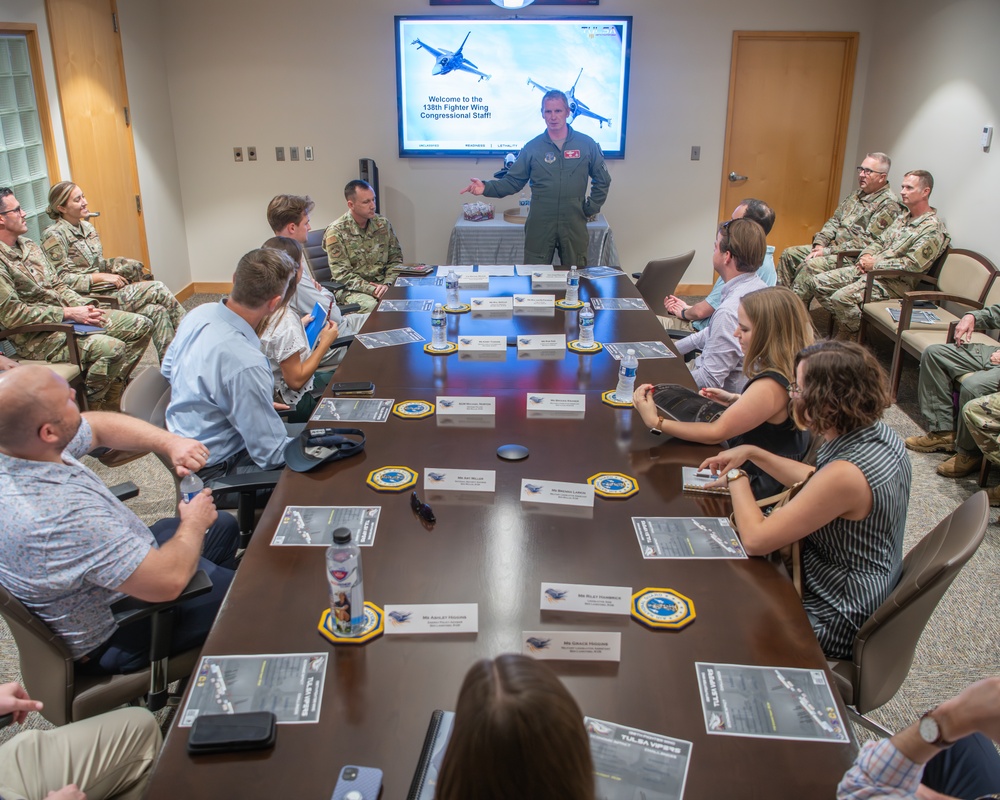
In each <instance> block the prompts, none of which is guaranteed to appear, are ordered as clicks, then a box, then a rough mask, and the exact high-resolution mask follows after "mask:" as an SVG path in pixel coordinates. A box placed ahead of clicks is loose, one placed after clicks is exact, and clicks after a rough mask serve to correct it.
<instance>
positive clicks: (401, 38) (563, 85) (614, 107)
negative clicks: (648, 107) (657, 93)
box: [396, 17, 631, 155]
mask: <svg viewBox="0 0 1000 800" xmlns="http://www.w3.org/2000/svg"><path fill="white" fill-rule="evenodd" d="M630 22H631V20H630V18H620V17H619V18H598V17H587V18H583V19H579V18H578V19H575V20H568V19H554V18H553V19H518V20H503V19H439V18H430V17H424V18H403V17H397V18H396V43H397V54H396V58H397V80H398V83H399V85H398V87H397V89H398V96H399V114H400V119H399V123H400V152H401V153H402V154H404V155H434V154H443V153H468V154H486V153H490V152H493V153H505V152H509V151H511V150H519V149H520V148H521V147H522V146H523V145H524V143H525V142H527V141H528V140H529V139H532V138H533V137H535V136H537V135H538V134H539V133H541V132H542V131H543V129H544V123H543V122H542V117H541V100H542V96H543V94H544V93H545V92H546V91H548V90H549V89H559V90H561V91H563V92H565V93H566V94H567V96H568V97H569V99H570V111H571V118H570V124H571V125H572V126H573V128H574V129H575V130H578V131H580V132H582V133H586V134H587V135H588V136H590V137H591V138H593V139H595V140H596V141H597V142H598V143H599V144H600V145H601V147H602V149H604V151H605V153H606V154H608V155H616V154H617V155H622V154H623V151H624V146H625V117H626V102H627V97H626V95H627V90H628V55H629V53H628V42H629V38H630V31H629V26H630Z"/></svg>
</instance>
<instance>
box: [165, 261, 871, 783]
mask: <svg viewBox="0 0 1000 800" xmlns="http://www.w3.org/2000/svg"><path fill="white" fill-rule="evenodd" d="M528 287H529V279H528V278H521V277H517V278H496V277H494V278H491V282H490V288H489V290H488V292H487V291H484V290H462V299H463V300H468V299H469V297H471V296H483V295H486V294H490V295H510V294H511V293H513V292H515V291H516V292H527V291H529V288H528ZM596 295H601V296H605V297H634V296H637V294H636V292H635V289H634V286H633V284H632V282H631V281H629V280H628V279H627V278H625V277H621V278H607V279H602V280H597V281H588V280H584V281H581V298H583V299H586V298H587V297H588V296H591V297H592V296H596ZM387 296H388V297H390V298H393V297H405V296H409V297H414V298H419V297H433V298H441V297H442V296H443V287H425V286H419V287H411V288H407V289H401V288H393V289H391V290H390V291H389V293H388V295H387ZM407 325H409V326H412V327H413V328H414V329H416V330H417V331H419V332H420V333H422V334H423V335H424V336H426V337H427V339H428V340H429V339H430V314H428V313H379V312H376V313H374V314H373V315H372V316H371V317H370V318H369V320H368V323H367V324H366V327H365V330H366V332H369V331H377V330H388V329H392V328H398V327H403V326H407ZM575 331H576V312H564V311H561V310H559V309H556V310H555V311H554V313H552V314H550V315H549V316H520V315H514V316H513V317H508V318H506V319H500V320H498V319H489V320H485V319H474V318H473V317H472V316H471V315H470V314H465V315H462V316H450V317H449V336H448V338H449V340H450V341H454V340H455V338H456V336H457V335H458V333H459V332H461V333H462V334H463V335H468V334H473V335H477V334H478V335H490V334H493V335H495V334H512V333H515V332H516V333H526V332H536V333H537V332H549V333H555V332H566V333H567V336H568V338H576V337H575ZM596 337H597V339H598V341H603V342H614V341H643V340H654V339H655V340H660V341H665V338H664V332H663V329H662V327H661V326H660V324H659V322H658V321H657V320H656V318H655V317H654V316H653V314H651V313H648V312H635V311H630V312H624V311H622V312H615V311H599V312H598V313H597V320H596ZM616 371H617V362H615V361H614V360H613V359H612V358H611V357H610V356H609V355H608V354H607V353H606V352H601V353H598V354H594V355H577V354H575V353H571V352H568V351H567V352H566V354H565V357H563V358H560V359H559V360H527V361H526V360H519V359H518V358H517V351H516V350H515V349H514V348H508V350H507V353H506V357H505V360H504V361H502V362H496V361H492V362H491V361H469V360H460V359H459V358H458V355H457V354H454V355H450V356H430V355H426V354H425V353H423V352H422V345H420V344H412V345H404V346H399V347H388V348H382V349H376V350H366V349H365V348H364V347H362V345H361V344H359V343H355V344H354V345H353V346H352V347H351V349H350V351H349V353H348V354H347V357H346V358H345V360H344V362H343V365H342V366H341V367H340V369H339V371H338V373H337V377H338V379H339V380H345V381H346V380H362V379H363V380H373V381H374V382H375V384H376V393H375V396H376V397H379V398H394V399H395V400H397V401H400V400H407V399H426V400H430V401H434V399H435V397H437V396H439V395H477V396H493V397H495V398H496V417H495V420H494V421H491V422H490V424H489V426H488V427H469V428H463V427H451V426H442V425H440V424H439V423H440V421H441V420H439V418H438V417H435V416H431V417H428V418H425V419H422V420H403V419H399V418H396V417H395V416H390V417H389V420H388V421H387V422H385V423H382V424H369V425H365V426H364V427H365V431H366V434H367V437H368V441H367V446H366V449H365V452H364V453H363V454H362V455H360V456H357V457H354V458H351V459H348V460H346V461H341V462H338V463H335V464H331V465H326V466H324V467H321V468H319V469H317V470H314V471H312V472H310V473H303V474H299V473H294V472H291V471H286V473H285V475H284V476H283V477H282V480H281V481H280V483H279V484H278V487H277V489H276V490H275V493H274V496H273V498H272V500H271V502H270V504H269V505H268V508H267V510H266V511H265V512H264V515H263V517H262V519H261V521H260V524H259V526H258V528H257V531H256V533H255V535H254V538H253V540H252V542H251V544H250V547H249V548H248V550H247V553H246V555H245V557H244V559H243V563H242V565H241V567H240V569H239V572H238V573H237V576H236V580H235V581H234V583H233V586H232V589H231V592H230V595H229V597H228V600H227V602H226V604H225V606H224V608H223V610H222V611H221V613H220V615H219V619H218V620H217V622H216V625H215V627H214V629H213V630H212V633H211V634H210V636H209V638H208V641H207V642H206V643H205V647H204V653H205V654H216V655H223V654H255V653H307V652H327V653H330V660H329V665H328V670H327V676H326V684H325V689H324V693H323V703H322V713H321V717H320V720H319V722H318V724H303V725H281V726H279V731H278V739H277V744H276V745H275V747H274V749H273V750H270V751H263V752H259V753H248V754H244V755H239V754H232V755H219V756H200V757H197V758H192V757H191V756H189V755H188V754H187V752H186V749H185V748H186V743H187V737H188V730H189V729H187V728H178V727H177V726H176V724H175V725H174V727H173V728H172V729H171V731H170V733H169V736H168V737H167V741H166V744H165V746H164V750H163V754H162V756H161V758H160V761H159V764H158V765H157V768H156V772H155V774H154V777H153V782H152V787H151V791H150V794H149V796H150V797H152V798H170V800H176V799H177V798H184V799H185V800H194V799H195V798H219V797H233V796H237V795H238V796H240V797H248V798H256V797H260V798H265V797H266V798H276V797H295V798H299V799H304V798H316V799H317V800H326V798H328V797H329V796H330V794H331V792H332V790H333V787H334V784H335V783H336V779H337V774H338V772H339V770H340V767H341V766H343V765H345V764H355V765H362V766H372V767H378V768H380V769H382V770H383V772H384V784H383V785H384V789H383V793H382V797H383V798H384V800H396V799H397V798H403V797H405V795H406V791H407V789H408V787H409V784H410V781H411V778H412V776H413V772H414V768H415V766H416V764H417V759H418V756H419V754H420V749H421V745H422V743H423V740H424V734H425V732H426V729H427V725H428V722H429V719H430V716H431V712H432V711H433V710H434V709H437V708H441V709H454V707H455V702H456V698H457V695H458V690H459V687H460V685H461V682H462V679H463V677H464V675H465V673H466V671H467V670H468V668H469V666H470V665H471V664H472V663H473V662H474V661H476V660H477V659H480V658H492V657H495V656H497V655H499V654H501V653H505V652H510V651H517V650H519V636H520V633H521V632H522V631H525V630H554V631H559V630H579V631H586V630H594V631H617V632H620V633H621V637H622V644H621V661H620V663H598V662H549V664H550V665H551V666H552V667H553V668H554V669H555V670H556V672H557V673H558V674H559V676H560V677H561V678H562V680H563V682H564V683H565V684H566V686H567V687H568V689H569V690H570V692H571V693H572V694H573V696H574V697H575V698H576V700H577V702H578V703H579V705H580V707H581V709H582V711H583V713H584V714H586V715H589V716H592V717H596V718H598V719H602V720H608V721H611V722H616V723H620V724H624V725H629V726H633V727H636V728H640V729H643V730H648V731H653V732H657V733H661V734H664V735H667V736H671V737H675V738H680V739H686V740H689V741H691V742H693V750H692V757H691V764H690V770H689V774H688V778H687V785H686V790H685V793H684V797H685V798H686V800H709V799H710V798H711V799H712V800H716V799H717V798H724V797H726V798H728V797H734V798H735V797H738V798H753V797H759V798H768V800H776V799H777V798H795V800H801V798H806V797H808V798H821V797H832V796H833V790H834V787H835V786H836V783H837V781H838V780H839V778H840V776H841V775H842V774H843V772H844V771H845V770H846V769H847V767H848V766H849V765H850V763H851V761H852V759H853V756H854V746H853V745H848V744H831V743H822V742H802V741H781V740H775V739H752V738H743V737H731V736H712V735H707V734H706V732H705V724H704V721H703V717H702V711H701V705H700V702H699V691H698V684H697V681H696V677H695V667H694V663H695V661H708V662H718V663H733V664H754V665H767V666H784V667H807V668H814V669H825V661H824V658H823V655H822V653H821V651H820V649H819V646H818V645H817V643H816V639H815V637H814V636H813V634H812V631H811V629H810V627H809V625H808V622H807V620H806V616H805V613H804V612H803V610H802V606H801V604H800V603H799V601H798V598H797V597H796V595H795V593H794V591H793V589H792V586H791V584H790V582H789V581H788V580H787V579H786V578H784V577H782V576H780V575H779V574H778V572H777V571H775V569H774V568H773V567H772V566H771V565H770V564H768V563H766V562H765V561H763V560H761V559H749V560H744V561H734V560H704V561H701V560H644V559H643V558H642V556H641V554H640V550H639V546H638V543H637V540H636V537H635V534H634V532H633V529H632V525H631V521H630V518H631V517H632V516H633V515H637V516H657V515H659V516H706V515H713V516H714V515H716V514H717V513H719V510H718V509H713V508H711V507H709V506H708V505H706V501H705V500H704V499H701V500H699V499H698V498H697V497H695V496H693V495H685V494H682V493H681V491H680V487H681V466H682V465H690V464H696V463H698V462H699V461H700V460H701V459H702V458H703V457H704V456H705V455H707V454H710V453H711V452H712V448H707V447H699V446H695V445H689V444H684V443H681V442H678V441H674V440H671V439H668V438H667V437H656V436H653V435H651V434H650V433H648V431H647V430H646V429H645V427H644V426H643V425H642V422H641V420H640V418H639V416H638V415H637V414H635V413H634V412H633V411H632V410H631V409H614V408H611V407H609V406H607V405H604V404H603V403H602V402H601V399H600V393H601V392H602V391H604V390H607V389H611V388H614V385H615V381H616ZM639 381H640V382H646V381H650V382H654V383H655V382H661V381H672V382H687V383H688V384H689V385H690V376H689V374H688V373H687V370H686V369H685V367H684V364H683V362H682V360H681V359H679V358H671V359H656V360H642V361H640V364H639ZM531 391H536V392H537V391H546V392H567V393H584V394H586V404H587V405H586V417H585V419H583V420H559V419H528V418H527V416H526V393H527V392H531ZM510 442H514V443H519V444H524V445H526V446H527V447H529V448H530V455H529V457H528V458H527V459H526V460H524V461H521V462H506V461H502V460H500V459H499V458H498V457H497V456H496V454H495V452H496V449H497V447H498V446H499V445H502V444H506V443H510ZM387 465H406V466H409V467H411V468H413V469H414V470H416V471H417V472H418V473H420V474H421V475H422V474H423V470H424V468H425V467H450V468H463V469H493V470H496V492H495V494H493V495H488V496H486V497H482V496H479V495H477V496H476V497H475V498H472V499H471V500H470V499H469V498H464V497H462V493H460V492H459V493H452V494H453V495H455V496H454V497H453V498H452V499H447V498H445V497H444V496H443V495H442V496H438V497H435V496H433V495H431V496H428V495H427V493H425V492H424V490H423V487H422V482H421V483H420V484H418V486H417V488H418V490H419V493H420V494H421V496H422V497H423V498H424V499H425V500H427V501H428V502H430V503H431V504H432V505H433V508H434V512H435V514H436V515H437V524H436V525H435V526H434V527H433V528H432V529H430V530H428V529H425V527H424V526H423V525H422V524H421V522H420V520H419V519H418V518H417V517H416V516H415V515H414V514H413V513H412V511H411V510H410V506H409V491H407V492H403V493H400V494H379V493H376V492H374V491H373V490H371V489H369V488H368V487H367V486H366V485H365V478H366V476H367V475H368V473H369V472H370V471H371V470H373V469H376V468H378V467H382V466H387ZM601 471H618V472H624V473H626V474H628V475H631V476H633V477H635V478H637V480H638V482H639V486H640V491H639V492H638V493H637V494H635V495H634V496H632V497H631V498H628V499H625V500H605V499H601V498H595V502H594V507H593V509H592V510H591V509H586V510H583V511H581V510H579V509H573V510H572V511H563V512H560V511H559V510H558V507H553V508H552V510H549V511H546V512H544V513H542V512H538V511H527V510H525V509H524V508H522V507H521V503H520V502H519V491H520V484H521V479H522V478H543V479H551V480H560V481H573V482H582V481H585V480H586V479H587V478H588V477H589V476H591V475H593V474H595V473H597V472H601ZM463 501H464V502H463ZM716 502H717V501H716ZM375 503H380V504H381V506H382V515H381V520H380V523H379V527H378V532H377V536H376V539H375V542H374V545H373V546H372V547H368V548H364V549H363V551H362V552H363V561H364V576H365V591H366V597H367V599H369V600H372V601H374V602H375V603H376V604H377V605H379V606H380V607H382V606H384V605H385V604H387V603H389V604H393V603H472V602H475V603H478V604H479V632H478V634H467V635H431V636H382V637H381V638H378V639H376V640H374V641H371V642H369V643H368V644H365V645H361V646H336V647H335V646H333V645H331V644H330V643H328V642H327V641H326V640H325V639H323V638H322V637H321V636H320V635H319V634H318V633H317V631H316V624H317V622H318V619H319V616H320V614H321V612H322V610H323V609H324V607H326V606H327V605H328V602H329V600H328V593H327V583H326V578H325V570H324V548H322V547H272V546H270V541H271V537H272V534H273V532H274V530H275V528H276V526H277V524H278V522H279V520H280V517H281V513H282V511H283V510H284V508H285V507H286V506H287V505H359V504H361V505H364V504H375ZM542 581H565V582H569V583H579V584H602V585H614V586H631V587H633V591H638V590H639V589H641V588H644V587H670V588H673V589H675V590H677V591H679V592H680V593H682V594H684V595H686V596H688V597H690V598H691V599H692V600H693V601H694V604H695V606H696V610H697V619H696V620H695V621H694V622H693V623H692V624H691V625H689V626H688V627H686V628H684V629H683V630H680V631H652V630H649V629H647V628H645V627H643V626H642V625H640V624H638V623H636V622H634V621H632V620H630V619H629V618H627V617H621V616H595V615H590V614H570V613H565V612H564V613H561V614H560V613H558V612H549V611H546V612H542V611H540V610H539V595H540V588H539V585H540V583H541V582H542ZM839 703H840V701H839V699H838V704H839ZM843 713H844V709H843V707H842V706H841V715H842V718H843ZM511 769H517V765H511Z"/></svg>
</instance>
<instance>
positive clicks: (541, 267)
mask: <svg viewBox="0 0 1000 800" xmlns="http://www.w3.org/2000/svg"><path fill="white" fill-rule="evenodd" d="M514 269H515V270H516V271H517V274H518V275H520V276H521V277H522V278H523V277H526V276H528V275H534V274H535V273H536V272H552V270H554V269H555V267H553V266H552V265H551V264H515V265H514Z"/></svg>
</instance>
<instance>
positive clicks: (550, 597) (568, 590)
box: [541, 583, 632, 616]
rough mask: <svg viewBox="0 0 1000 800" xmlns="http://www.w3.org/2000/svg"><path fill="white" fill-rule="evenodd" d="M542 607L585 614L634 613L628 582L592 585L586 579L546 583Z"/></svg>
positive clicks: (547, 609)
mask: <svg viewBox="0 0 1000 800" xmlns="http://www.w3.org/2000/svg"><path fill="white" fill-rule="evenodd" d="M541 608H542V611H581V612H583V613H586V614H624V615H625V616H628V615H629V614H631V613H632V589H631V588H630V587H628V586H589V585H587V584H583V583H543V584H542V599H541Z"/></svg>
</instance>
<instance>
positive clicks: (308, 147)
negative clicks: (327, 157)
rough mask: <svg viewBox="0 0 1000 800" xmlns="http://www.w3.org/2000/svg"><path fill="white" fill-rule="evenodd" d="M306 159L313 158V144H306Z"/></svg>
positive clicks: (310, 159)
mask: <svg viewBox="0 0 1000 800" xmlns="http://www.w3.org/2000/svg"><path fill="white" fill-rule="evenodd" d="M305 154H306V161H312V160H313V149H312V145H311V144H307V145H306V146H305Z"/></svg>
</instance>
